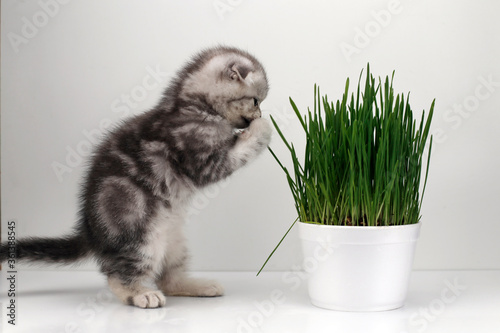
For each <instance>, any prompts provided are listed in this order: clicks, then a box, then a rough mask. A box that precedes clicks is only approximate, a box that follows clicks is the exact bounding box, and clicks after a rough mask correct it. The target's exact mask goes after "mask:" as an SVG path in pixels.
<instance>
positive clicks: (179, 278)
mask: <svg viewBox="0 0 500 333" xmlns="http://www.w3.org/2000/svg"><path fill="white" fill-rule="evenodd" d="M156 285H157V286H158V288H160V289H161V290H162V291H163V292H164V293H165V295H168V296H193V297H216V296H222V295H224V288H223V287H222V286H221V285H220V284H219V283H218V282H217V281H214V280H208V279H198V278H192V277H189V276H188V275H187V273H186V272H185V270H184V266H181V267H179V266H177V267H170V268H169V269H167V270H166V272H165V273H164V274H163V275H162V276H161V277H160V278H159V279H158V280H157V281H156Z"/></svg>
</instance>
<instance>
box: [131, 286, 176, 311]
mask: <svg viewBox="0 0 500 333" xmlns="http://www.w3.org/2000/svg"><path fill="white" fill-rule="evenodd" d="M166 302H167V299H166V298H165V295H163V293H162V292H161V291H159V290H154V291H146V292H143V293H141V294H138V295H135V296H130V297H129V300H128V303H129V304H130V305H134V306H137V307H139V308H143V309H146V308H159V307H162V306H164V305H165V303H166Z"/></svg>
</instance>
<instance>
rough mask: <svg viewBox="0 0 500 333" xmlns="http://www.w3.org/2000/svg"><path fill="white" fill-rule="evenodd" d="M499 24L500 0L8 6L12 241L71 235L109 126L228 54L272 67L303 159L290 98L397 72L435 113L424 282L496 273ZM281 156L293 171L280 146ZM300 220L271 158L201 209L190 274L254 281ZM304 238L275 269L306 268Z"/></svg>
mask: <svg viewBox="0 0 500 333" xmlns="http://www.w3.org/2000/svg"><path fill="white" fill-rule="evenodd" d="M63 2H64V3H63ZM499 12H500V4H499V3H498V2H497V1H494V0H490V1H487V0H483V1H474V2H470V1H464V0H460V1H452V0H448V1H440V0H437V1H436V0H435V1H429V0H428V1H407V0H406V1H404V0H402V1H400V2H398V1H381V0H377V1H373V0H370V1H368V0H366V1H360V0H356V1H249V0H246V1H245V0H231V1H230V0H220V1H213V0H208V1H201V0H199V1H161V0H156V1H151V0H150V1H138V0H135V1H133V0H127V1H124V0H104V1H103V0H85V1H83V0H80V1H79V0H73V1H67V0H65V1H62V0H59V1H58V2H56V0H40V1H14V0H5V1H2V31H1V37H2V45H1V46H2V54H1V61H2V68H1V71H2V72H1V75H2V76H1V93H2V96H1V98H2V100H1V103H2V104H1V112H2V113H1V116H2V119H1V121H2V129H1V135H2V137H1V140H2V141H1V144H2V146H1V149H2V150H1V153H2V170H1V172H2V223H3V225H2V229H3V231H4V233H5V230H6V228H5V227H6V222H7V220H10V219H15V220H16V221H17V231H18V235H20V236H57V235H62V234H65V233H68V232H69V231H70V230H71V228H72V226H73V224H74V221H75V220H76V217H77V214H76V212H77V207H78V201H77V197H78V190H79V182H80V181H81V179H82V176H83V172H84V169H85V168H84V165H85V164H84V162H83V160H85V155H86V154H87V153H88V147H89V141H96V139H97V134H98V133H99V132H100V131H101V128H100V126H103V125H106V123H107V122H114V123H115V122H118V121H120V120H121V119H123V117H124V114H125V113H126V112H129V113H130V114H132V113H140V112H143V111H145V110H147V109H148V108H149V107H152V106H153V105H154V104H155V103H156V102H157V100H158V98H159V96H160V94H161V92H162V90H163V88H164V87H165V86H166V84H167V82H168V79H169V77H171V76H172V74H173V73H174V72H175V71H176V70H177V69H178V68H179V67H180V66H182V64H183V63H184V62H185V61H186V60H187V59H188V58H189V57H190V56H191V55H192V54H193V53H195V52H197V51H199V50H200V49H201V48H204V47H208V46H213V45H217V44H227V45H234V46H237V47H241V48H243V49H246V50H248V51H250V52H251V53H253V54H254V55H256V57H257V58H258V59H260V60H261V62H262V63H263V64H264V66H265V67H266V69H267V72H268V77H269V79H270V84H271V90H270V93H269V96H268V98H267V99H266V101H265V102H264V103H263V105H262V107H263V109H264V110H265V116H267V117H268V116H269V114H273V115H274V116H275V117H276V118H277V119H278V123H279V124H280V125H281V127H282V129H283V130H284V131H285V133H287V136H288V137H289V138H290V139H291V140H292V141H294V142H296V144H297V146H298V147H301V146H302V145H303V143H304V137H303V135H302V133H301V132H300V129H299V127H298V124H297V121H296V120H295V118H294V117H293V114H292V110H291V108H290V106H289V102H288V97H289V96H291V97H292V98H293V99H294V100H295V102H296V103H297V105H298V106H299V108H300V109H301V110H303V112H305V111H306V108H307V106H310V105H312V102H313V85H314V83H318V84H319V85H320V86H321V90H322V92H323V93H327V94H328V95H329V97H330V99H337V98H339V97H340V96H341V93H342V92H343V87H344V84H345V79H346V78H347V77H350V78H351V82H352V84H353V85H354V84H355V83H356V82H357V78H358V75H359V73H360V71H361V69H362V68H364V67H365V66H366V63H367V62H369V63H370V65H371V68H372V71H373V73H374V74H375V75H376V76H385V75H388V74H389V75H390V74H391V73H392V71H393V70H396V75H395V89H396V91H397V92H403V93H407V92H408V91H411V101H412V106H413V109H414V110H415V111H417V112H416V113H417V115H418V114H419V112H420V111H421V110H422V109H426V110H428V108H429V105H430V104H431V101H432V99H434V98H436V110H435V116H434V121H433V127H432V131H433V133H434V134H435V138H434V140H435V144H434V147H433V155H432V162H431V171H430V176H429V182H428V186H427V192H426V197H425V200H424V204H423V210H422V215H423V217H422V221H423V228H422V233H421V238H420V241H419V245H418V249H417V256H416V258H415V268H416V269H500V242H499V241H498V239H499V236H500V219H499V217H498V205H499V201H500V200H499V199H500V174H499V172H498V170H499V169H500V154H499V150H500V149H499V144H500V134H498V129H497V128H498V122H499V121H500V112H499V111H500V107H499V105H500V63H499V59H500V37H499V32H500V23H499V21H498V13H499ZM346 50H349V51H350V52H351V53H349V52H348V51H346ZM151 72H157V74H156V75H157V76H152V75H151ZM158 72H159V74H158ZM155 78H156V79H158V80H156V79H155ZM158 81H159V82H158ZM488 81H490V82H493V83H490V84H485V83H484V82H488ZM127 96H128V97H127ZM127 99H128V100H127ZM460 110H461V111H460ZM89 133H90V134H89ZM86 134H87V135H86ZM89 136H90V139H89ZM272 147H273V149H274V150H275V151H276V152H277V154H278V155H279V156H280V157H282V158H284V159H286V158H287V155H286V151H285V148H284V146H283V145H282V144H281V142H279V138H278V137H277V135H275V136H274V141H273V142H272ZM69 151H73V152H74V153H73V155H72V156H71V157H70V158H69V160H68V161H69V164H71V165H68V161H67V159H68V154H69V153H68V152H69ZM80 159H82V160H80ZM55 164H58V165H59V166H61V165H66V169H65V170H66V172H64V173H62V174H59V177H58V176H57V174H56V172H55V171H54V165H55ZM69 170H71V172H69ZM295 214H296V213H295V210H294V206H293V203H292V200H291V195H290V193H289V191H288V187H287V184H286V180H285V178H284V175H283V174H282V172H281V170H280V169H279V167H278V165H277V164H276V163H275V161H274V160H273V159H272V157H271V155H270V154H269V153H267V152H266V153H264V154H263V155H262V156H261V157H260V158H259V159H258V161H256V162H255V163H253V164H251V165H249V166H248V167H246V168H244V169H243V170H241V171H239V172H237V173H236V174H234V175H233V176H232V177H231V178H230V179H229V181H227V182H225V183H224V184H223V185H220V186H215V187H213V188H212V189H211V190H210V191H208V192H207V191H205V192H204V193H203V194H202V195H201V196H200V197H199V198H198V199H197V200H196V202H195V204H194V210H193V214H192V215H191V216H190V220H189V222H188V224H187V227H186V233H187V237H188V239H189V243H190V248H191V253H192V255H193V261H192V266H191V267H192V269H193V270H222V271H224V270H245V271H256V270H258V268H259V267H260V265H261V264H262V263H263V261H264V259H265V258H266V257H267V255H268V254H269V252H270V251H271V250H272V249H273V248H274V246H275V244H276V243H277V241H278V240H279V239H280V238H281V237H282V235H283V233H284V232H285V231H286V229H287V228H288V226H289V225H290V223H291V222H292V221H293V220H294V218H295ZM295 232H296V230H295V231H294V232H292V233H291V234H290V236H289V237H288V238H287V239H286V240H285V241H284V243H283V244H282V246H281V247H280V249H279V250H278V252H277V253H276V255H275V257H273V259H272V260H271V262H270V263H269V265H268V269H269V270H289V269H293V267H294V266H296V265H298V264H299V263H300V261H301V257H300V247H299V244H298V237H297V235H296V233H295ZM3 239H5V235H4V237H3ZM84 267H87V268H92V267H93V266H92V265H88V266H84Z"/></svg>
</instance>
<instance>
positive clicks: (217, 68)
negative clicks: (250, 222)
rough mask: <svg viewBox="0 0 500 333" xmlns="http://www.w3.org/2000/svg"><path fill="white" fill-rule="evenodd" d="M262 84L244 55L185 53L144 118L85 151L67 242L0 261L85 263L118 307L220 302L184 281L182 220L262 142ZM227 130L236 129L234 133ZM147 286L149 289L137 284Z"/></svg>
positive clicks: (215, 291)
mask: <svg viewBox="0 0 500 333" xmlns="http://www.w3.org/2000/svg"><path fill="white" fill-rule="evenodd" d="M267 92H268V83H267V78H266V73H265V71H264V68H263V67H262V65H261V64H260V63H259V62H258V61H257V59H255V58H254V57H253V56H251V55H250V54H248V53H247V52H245V51H242V50H239V49H236V48H229V47H216V48H212V49H208V50H205V51H203V52H201V53H199V54H198V55H197V56H195V57H194V58H193V59H192V61H191V62H189V63H188V64H187V65H186V66H185V67H184V68H183V69H181V70H180V71H179V72H178V74H177V76H176V78H175V79H174V80H173V81H172V82H171V84H170V86H169V87H168V88H167V89H166V91H165V92H164V94H163V98H162V99H161V100H160V102H159V103H158V105H157V106H156V107H155V108H153V109H152V110H150V111H147V112H145V113H143V114H140V115H138V116H135V117H133V118H131V119H129V120H128V121H125V122H124V123H123V124H121V125H120V126H119V127H118V128H116V129H115V130H113V131H112V132H110V133H109V134H108V135H107V137H106V138H105V139H104V140H103V142H102V143H101V144H100V145H99V146H98V147H97V149H96V151H95V152H94V154H93V156H92V160H91V164H90V168H89V170H88V173H87V176H86V179H85V180H84V183H83V187H82V191H81V207H80V214H79V220H78V222H77V226H76V228H75V231H74V233H73V234H72V235H69V236H67V237H61V238H27V239H21V240H19V241H18V242H17V244H16V247H15V252H14V253H12V254H11V253H10V251H11V248H9V245H8V244H7V243H3V244H1V246H0V262H1V261H5V260H6V259H7V258H8V257H9V256H10V255H15V258H16V259H17V260H19V261H27V262H34V261H43V262H48V263H58V264H66V263H72V262H75V261H77V260H80V259H83V258H89V257H90V258H94V259H95V260H96V261H97V263H98V265H99V266H100V270H101V272H102V273H104V274H105V275H106V276H107V278H108V284H109V287H110V289H111V290H112V291H113V292H114V293H115V294H116V296H118V298H119V299H120V300H121V301H122V302H124V303H125V304H130V305H135V306H138V307H141V308H155V307H160V306H163V305H165V300H166V299H165V295H182V296H220V295H222V294H223V288H222V287H221V286H220V285H219V284H218V283H217V282H215V281H205V280H198V279H193V278H189V277H188V276H187V274H186V262H187V259H188V252H187V249H186V244H185V239H184V235H183V231H182V229H183V223H184V215H185V212H186V208H187V206H188V204H189V202H190V199H191V198H192V197H193V195H194V194H195V193H196V191H198V190H199V189H200V188H203V187H204V186H207V185H209V184H213V183H215V182H217V181H220V180H222V179H224V178H225V177H228V176H229V175H231V174H232V173H233V172H234V171H235V170H237V169H238V168H240V167H242V166H244V165H245V164H247V163H248V162H249V161H251V160H252V159H254V158H255V157H256V156H257V155H258V154H259V153H261V152H262V151H263V150H264V149H265V148H266V146H267V145H268V143H269V141H270V138H271V132H272V130H271V126H270V124H269V122H268V121H267V120H265V119H262V118H261V110H260V103H261V102H262V101H263V100H264V99H265V98H266V95H267ZM237 129H245V130H244V131H241V130H240V131H238V130H237ZM148 279H153V280H154V282H155V283H156V286H157V287H158V289H157V290H154V289H150V288H148V287H146V286H145V284H144V282H146V281H147V280H148Z"/></svg>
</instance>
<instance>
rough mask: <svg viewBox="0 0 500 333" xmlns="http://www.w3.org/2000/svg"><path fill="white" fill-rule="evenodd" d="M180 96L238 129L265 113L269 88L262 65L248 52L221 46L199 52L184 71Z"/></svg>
mask: <svg viewBox="0 0 500 333" xmlns="http://www.w3.org/2000/svg"><path fill="white" fill-rule="evenodd" d="M185 72H187V76H186V77H184V78H183V82H182V87H181V91H180V94H179V96H180V97H181V98H183V99H188V100H189V99H197V100H199V101H203V102H204V103H206V104H208V105H209V107H211V109H213V111H215V112H216V113H218V114H219V115H221V116H223V117H224V118H225V119H227V120H228V121H229V123H230V124H231V125H232V126H234V127H235V128H245V127H247V126H248V125H249V124H250V122H251V121H252V120H254V119H257V118H260V117H261V115H262V113H261V110H260V103H261V102H262V101H263V100H264V99H265V98H266V96H267V92H268V90H269V86H268V83H267V78H266V73H265V71H264V68H263V67H262V65H261V64H260V63H259V62H258V61H257V59H255V58H254V57H253V56H251V55H250V54H248V53H247V52H244V51H241V50H239V49H235V48H227V47H218V48H213V49H209V50H206V51H204V52H202V53H200V54H199V55H198V56H197V57H195V58H194V59H193V61H192V62H191V63H190V64H189V65H188V66H187V67H186V68H185Z"/></svg>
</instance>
